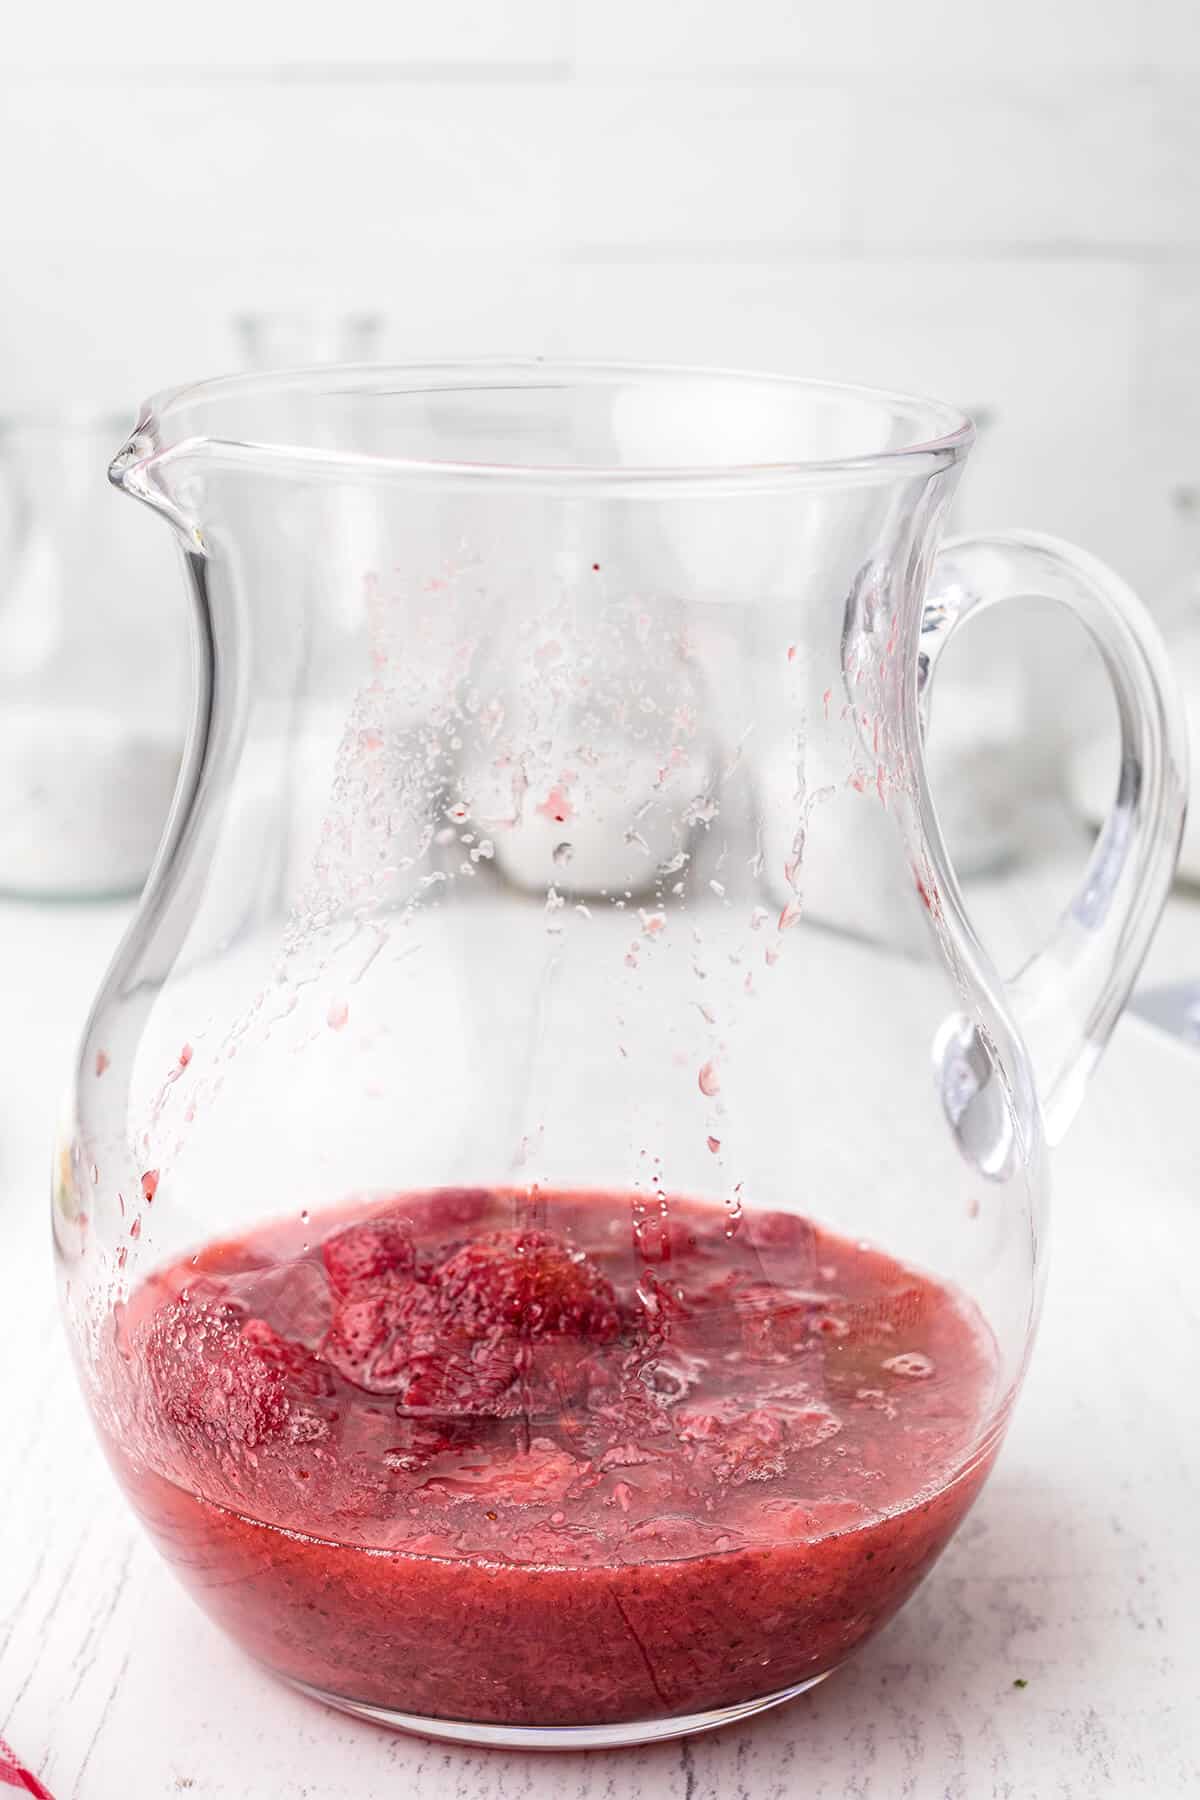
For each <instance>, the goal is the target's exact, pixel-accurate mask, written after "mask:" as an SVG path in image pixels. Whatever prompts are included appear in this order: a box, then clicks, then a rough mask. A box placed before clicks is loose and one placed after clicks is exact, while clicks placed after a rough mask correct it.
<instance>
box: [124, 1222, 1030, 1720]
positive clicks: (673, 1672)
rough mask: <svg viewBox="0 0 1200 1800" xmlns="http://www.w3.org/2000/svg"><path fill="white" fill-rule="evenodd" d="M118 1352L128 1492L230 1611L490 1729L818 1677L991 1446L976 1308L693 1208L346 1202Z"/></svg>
mask: <svg viewBox="0 0 1200 1800" xmlns="http://www.w3.org/2000/svg"><path fill="white" fill-rule="evenodd" d="M120 1337H121V1342H120V1344H119V1349H120V1352H121V1355H120V1357H119V1358H118V1359H116V1360H117V1361H118V1362H119V1365H120V1370H121V1375H122V1378H123V1381H122V1388H121V1394H122V1399H121V1406H122V1409H123V1414H124V1416H123V1419H122V1424H121V1432H120V1435H121V1444H120V1446H119V1447H116V1446H115V1447H114V1454H115V1457H116V1461H117V1464H118V1468H119V1470H120V1473H121V1475H122V1478H123V1480H124V1481H125V1482H126V1484H127V1485H128V1487H129V1488H130V1490H131V1492H132V1494H133V1497H134V1499H135V1501H136V1503H137V1505H138V1507H139V1509H140V1511H141V1512H142V1514H143V1515H144V1517H145V1518H146V1520H147V1522H148V1524H149V1526H150V1528H151V1530H152V1531H153V1533H154V1535H155V1537H156V1538H157V1540H158V1543H159V1545H160V1546H161V1548H162V1550H163V1552H164V1554H165V1555H166V1556H167V1558H168V1559H169V1560H170V1562H171V1563H172V1564H173V1565H174V1566H175V1567H176V1568H177V1569H178V1570H179V1572H180V1574H181V1576H182V1577H183V1579H184V1580H185V1581H186V1582H187V1583H188V1585H189V1586H190V1587H191V1588H192V1589H193V1590H194V1591H195V1593H196V1595H197V1597H198V1598H199V1599H200V1601H201V1602H202V1604H203V1605H204V1606H205V1607H206V1608H207V1609H208V1611H209V1612H210V1613H211V1614H212V1616H213V1617H214V1618H215V1619H216V1620H218V1621H219V1622H220V1623H221V1624H222V1625H224V1626H225V1627H226V1628H227V1630H228V1631H229V1632H230V1633H231V1634H232V1635H233V1636H234V1637H235V1638H236V1639H237V1640H238V1641H239V1642H240V1643H241V1644H242V1645H244V1647H245V1648H246V1649H247V1650H249V1651H250V1652H251V1653H252V1654H253V1655H254V1656H256V1657H258V1658H260V1659H261V1661H263V1662H264V1663H266V1664H268V1665H269V1666H270V1667H272V1668H273V1669H275V1670H277V1671H278V1672H279V1673H281V1674H283V1675H285V1676H289V1677H292V1678H294V1679H295V1680H297V1681H301V1682H305V1683H307V1684H309V1685H310V1686H312V1687H315V1688H319V1689H321V1690H323V1691H324V1692H325V1693H327V1694H330V1695H334V1696H341V1697H346V1698H349V1699H352V1700H355V1701H359V1702H367V1703H370V1704H373V1705H375V1706H379V1707H384V1708H389V1709H392V1710H394V1711H398V1712H403V1713H407V1714H417V1715H422V1716H425V1717H430V1718H448V1719H460V1720H470V1721H475V1722H478V1723H481V1724H483V1723H488V1724H507V1725H542V1726H551V1725H577V1724H590V1725H596V1724H606V1723H616V1722H619V1721H630V1720H649V1719H653V1718H660V1717H668V1716H671V1715H686V1714H693V1713H699V1712H705V1711H708V1710H710V1709H714V1708H719V1707H724V1706H729V1705H733V1704H735V1703H738V1702H742V1701H748V1700H752V1699H755V1698H758V1697H761V1696H764V1695H767V1694H770V1693H774V1692H778V1691H780V1690H782V1689H786V1688H788V1687H791V1686H793V1685H794V1684H797V1683H800V1682H803V1681H805V1680H807V1679H810V1678H812V1677H815V1676H817V1675H820V1674H822V1673H823V1672H825V1671H826V1670H828V1669H830V1668H832V1667H833V1666H834V1665H835V1664H837V1663H838V1662H840V1661H841V1659H842V1658H843V1657H844V1656H845V1655H846V1653H847V1651H849V1650H850V1649H852V1648H853V1646H854V1645H855V1644H856V1643H858V1642H859V1640H860V1639H861V1638H863V1637H865V1636H867V1634H868V1633H870V1632H871V1631H873V1630H874V1629H875V1628H876V1627H877V1626H878V1625H879V1624H880V1623H881V1622H882V1621H883V1620H884V1619H886V1618H887V1617H888V1616H889V1615H890V1614H891V1613H892V1612H893V1611H894V1610H895V1609H896V1608H897V1607H898V1606H899V1605H900V1603H901V1602H902V1601H903V1600H904V1599H905V1597H906V1596H907V1595H908V1594H909V1593H910V1592H911V1590H912V1588H913V1587H914V1586H915V1584H916V1583H917V1582H918V1581H919V1579H920V1578H921V1576H922V1575H923V1574H924V1573H925V1571H926V1570H927V1569H928V1568H929V1566H930V1564H931V1563H932V1561H933V1559H934V1558H935V1557H936V1555H937V1554H938V1552H939V1550H940V1549H941V1548H942V1546H943V1545H944V1544H945V1542H946V1540H947V1538H948V1537H949V1535H950V1533H951V1532H952V1531H953V1530H954V1528H955V1526H956V1525H957V1524H958V1523H959V1521H960V1519H961V1518H962V1516H963V1514H964V1512H965V1511H966V1509H967V1507H968V1506H969V1505H970V1503H971V1501H972V1500H973V1499H974V1497H975V1495H976V1493H977V1492H978V1489H979V1487H980V1485H981V1483H982V1481H983V1478H984V1475H985V1474H986V1472H987V1468H988V1465H989V1463H990V1461H991V1456H992V1454H993V1453H994V1448H995V1441H996V1438H997V1436H998V1433H997V1431H996V1430H994V1429H992V1430H989V1429H988V1426H989V1420H990V1419H992V1417H993V1415H994V1404H995V1394H994V1388H995V1362H994V1354H993V1350H992V1347H991V1340H990V1337H989V1335H988V1333H987V1330H986V1328H985V1327H984V1326H983V1324H982V1322H981V1321H980V1319H979V1317H978V1315H977V1314H976V1313H975V1312H974V1310H973V1308H972V1307H971V1306H970V1305H969V1303H968V1302H967V1301H965V1300H964V1299H963V1298H962V1297H961V1296H959V1295H957V1294H956V1293H954V1292H953V1291H952V1290H950V1289H948V1288H945V1287H942V1286H939V1285H937V1284H936V1283H934V1282H933V1281H932V1280H930V1279H928V1278H927V1277H925V1276H921V1275H917V1274H915V1273H914V1272H913V1271H912V1270H911V1269H907V1268H905V1267H904V1266H903V1265H902V1264H900V1263H897V1262H895V1261H893V1260H892V1259H891V1258H889V1257H887V1256H885V1255H883V1254H882V1253H880V1252H879V1251H876V1250H871V1249H868V1248H866V1247H865V1246H862V1245H858V1244H850V1243H848V1242H845V1241H843V1240H842V1239H840V1238H838V1237H835V1236H833V1235H832V1234H831V1233H830V1232H827V1231H824V1230H821V1229H819V1228H818V1227H816V1226H814V1225H812V1224H810V1223H808V1222H807V1221H805V1220H803V1219H799V1218H795V1217H792V1216H790V1215H784V1214H782V1213H772V1212H764V1213H759V1214H758V1215H757V1216H756V1217H752V1216H751V1215H750V1214H749V1213H747V1214H746V1215H745V1217H743V1218H742V1219H741V1220H740V1222H735V1221H732V1220H731V1219H730V1216H729V1215H728V1214H727V1213H726V1212H725V1211H724V1210H723V1209H722V1208H721V1207H719V1206H714V1205H709V1204H703V1203H700V1202H695V1201H685V1200H670V1201H663V1202H662V1203H661V1204H660V1203H659V1202H658V1201H657V1200H656V1201H655V1202H654V1203H653V1205H652V1206H649V1207H648V1206H647V1204H646V1202H645V1201H644V1200H639V1199H633V1198H631V1197H629V1196H619V1195H608V1194H579V1193H563V1194H546V1193H542V1194H537V1193H535V1196H534V1198H533V1199H532V1201H531V1199H530V1197H529V1196H528V1195H527V1194H521V1195H518V1194H515V1193H511V1192H502V1191H500V1192H489V1191H484V1190H473V1191H468V1190H458V1189H456V1190H442V1191H439V1192H433V1193H425V1194H411V1195H396V1196H392V1197H389V1198H388V1199H386V1200H383V1201H375V1202H372V1203H367V1202H359V1203H357V1204H355V1205H348V1206H346V1207H344V1208H343V1209H341V1210H339V1211H337V1212H331V1213H329V1214H327V1215H325V1216H324V1217H323V1218H315V1219H313V1220H312V1221H310V1222H308V1223H289V1224H281V1225H273V1226H269V1227H265V1228H264V1229H263V1230H261V1231H260V1232H257V1233H255V1234H254V1235H252V1236H249V1237H247V1238H245V1239H242V1240H239V1241H231V1242H226V1243H218V1244H214V1245H211V1246H210V1247H208V1248H207V1249H205V1250H203V1251H201V1252H200V1253H199V1255H198V1256H194V1257H188V1258H186V1259H184V1260H183V1261H182V1262H180V1263H179V1264H177V1265H176V1266H175V1267H174V1268H171V1269H169V1270H167V1271H166V1273H164V1274H160V1275H157V1276H155V1277H152V1278H151V1279H150V1280H148V1281H147V1282H146V1283H145V1284H144V1285H143V1286H142V1287H141V1288H140V1289H139V1290H138V1292H137V1293H136V1294H135V1295H134V1297H133V1299H132V1301H131V1302H130V1304H129V1307H128V1310H127V1312H126V1315H125V1318H124V1320H123V1323H122V1327H121V1332H120ZM981 1446H982V1447H981Z"/></svg>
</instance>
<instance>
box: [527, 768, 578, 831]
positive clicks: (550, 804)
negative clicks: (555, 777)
mask: <svg viewBox="0 0 1200 1800" xmlns="http://www.w3.org/2000/svg"><path fill="white" fill-rule="evenodd" d="M574 779H575V777H574V776H573V775H564V776H563V777H562V779H561V780H559V781H556V782H555V783H554V786H553V787H552V788H551V789H550V792H549V793H548V794H547V795H546V798H545V799H544V800H543V801H542V802H541V804H540V805H538V806H535V807H534V809H533V810H534V811H535V812H537V813H540V814H541V816H542V818H543V819H549V820H550V822H551V823H552V824H554V825H565V824H567V822H568V821H569V820H570V819H572V818H574V816H575V808H574V807H573V806H572V804H571V796H570V795H569V794H568V792H567V788H568V787H569V785H570V784H571V782H573V781H574Z"/></svg>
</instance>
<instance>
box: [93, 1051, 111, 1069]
mask: <svg viewBox="0 0 1200 1800" xmlns="http://www.w3.org/2000/svg"><path fill="white" fill-rule="evenodd" d="M109 1066H110V1064H109V1060H108V1051H107V1050H97V1052H96V1073H97V1075H103V1073H104V1071H105V1069H107V1068H108V1067H109Z"/></svg>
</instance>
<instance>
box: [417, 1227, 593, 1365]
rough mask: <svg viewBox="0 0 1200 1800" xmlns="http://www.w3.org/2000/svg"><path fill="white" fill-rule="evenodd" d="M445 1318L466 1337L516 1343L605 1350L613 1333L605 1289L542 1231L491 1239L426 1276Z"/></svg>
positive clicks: (584, 1259) (583, 1261)
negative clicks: (504, 1336)
mask: <svg viewBox="0 0 1200 1800" xmlns="http://www.w3.org/2000/svg"><path fill="white" fill-rule="evenodd" d="M432 1279H433V1283H434V1285H435V1286H436V1289H437V1293H438V1304H439V1307H440V1310H441V1312H442V1314H443V1316H444V1317H445V1318H447V1319H448V1320H449V1319H452V1320H453V1322H454V1325H455V1326H456V1328H457V1329H458V1330H459V1331H461V1332H463V1333H464V1334H465V1335H466V1336H467V1337H471V1338H476V1337H483V1336H486V1335H488V1334H489V1333H490V1332H492V1331H494V1330H495V1329H496V1328H497V1327H502V1328H504V1329H507V1330H509V1331H513V1332H516V1333H519V1334H520V1336H521V1337H523V1338H528V1339H538V1338H546V1337H572V1338H577V1339H585V1340H587V1341H588V1342H590V1343H593V1344H607V1343H611V1341H612V1340H613V1338H615V1337H616V1335H617V1333H618V1331H619V1330H620V1319H619V1316H618V1313H617V1303H616V1298H615V1296H614V1294H613V1290H612V1284H611V1283H610V1282H609V1281H608V1280H607V1279H606V1277H605V1276H604V1275H602V1274H601V1273H600V1270H599V1269H598V1268H597V1267H596V1265H595V1263H593V1262H592V1261H591V1259H590V1258H589V1257H588V1256H586V1255H585V1254H584V1252H583V1251H582V1250H573V1249H572V1248H571V1247H570V1245H569V1244H567V1243H566V1242H565V1241H564V1240H563V1239H562V1238H559V1237H555V1236H554V1234H553V1233H552V1232H549V1231H537V1230H530V1231H493V1232H489V1233H488V1234H487V1235H486V1236H485V1237H481V1238H477V1239H476V1240H475V1241H474V1242H473V1243H470V1244H464V1245H463V1247H462V1249H461V1250H458V1251H456V1252H455V1254H454V1255H453V1256H451V1257H450V1258H449V1259H448V1260H447V1261H446V1262H444V1263H443V1264H442V1266H441V1268H440V1269H438V1270H436V1271H435V1273H434V1275H433V1278H432Z"/></svg>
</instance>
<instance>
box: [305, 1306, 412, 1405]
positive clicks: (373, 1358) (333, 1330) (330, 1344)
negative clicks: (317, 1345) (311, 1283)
mask: <svg viewBox="0 0 1200 1800" xmlns="http://www.w3.org/2000/svg"><path fill="white" fill-rule="evenodd" d="M434 1310H435V1309H434V1300H433V1296H432V1295H431V1293H430V1291H429V1289H428V1288H427V1287H426V1286H425V1285H424V1284H423V1283H422V1282H419V1281H405V1282H396V1283H387V1282H384V1283H381V1284H380V1285H378V1286H376V1287H364V1288H362V1289H360V1290H355V1291H352V1292H351V1293H349V1294H348V1295H346V1297H345V1298H344V1299H342V1300H340V1301H339V1302H338V1304H337V1307H336V1308H335V1311H334V1315H333V1324H332V1326H331V1327H330V1329H329V1331H328V1333H327V1334H326V1336H325V1339H324V1341H323V1342H322V1345H321V1354H322V1356H323V1357H324V1359H325V1361H326V1362H329V1363H332V1365H333V1367H334V1368H335V1369H336V1370H337V1372H338V1374H339V1375H342V1376H343V1377H344V1378H345V1379H346V1380H347V1381H351V1382H353V1383H354V1385H355V1387H361V1388H365V1389H366V1390H367V1392H368V1393H372V1394H396V1393H400V1392H402V1390H403V1389H404V1388H405V1387H407V1385H408V1382H409V1380H410V1378H411V1369H410V1364H411V1358H412V1348H413V1339H414V1336H415V1335H416V1334H417V1332H418V1330H419V1328H421V1327H422V1325H423V1326H424V1329H425V1330H426V1332H428V1330H429V1329H430V1325H431V1322H432V1318H433V1314H434Z"/></svg>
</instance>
